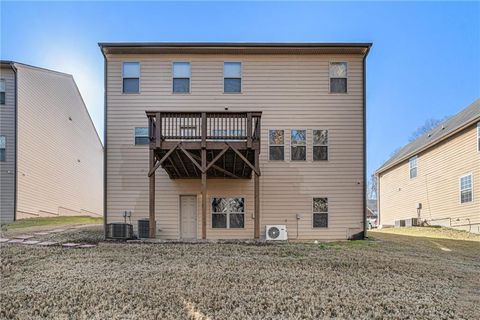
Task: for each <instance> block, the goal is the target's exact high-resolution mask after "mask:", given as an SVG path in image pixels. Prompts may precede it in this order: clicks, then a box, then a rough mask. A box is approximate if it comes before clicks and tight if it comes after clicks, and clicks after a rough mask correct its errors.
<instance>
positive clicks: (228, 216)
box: [210, 196, 247, 230]
mask: <svg viewBox="0 0 480 320" xmlns="http://www.w3.org/2000/svg"><path fill="white" fill-rule="evenodd" d="M214 198H224V199H228V198H241V199H243V212H225V214H226V215H227V225H226V227H225V228H216V227H214V226H213V215H214V214H223V212H213V210H212V201H213V199H214ZM246 211H247V197H245V196H211V197H210V227H211V228H212V229H220V230H226V229H233V230H237V229H238V230H243V229H245V227H246V224H247V220H246V218H245V217H246V216H247V215H246V213H247V212H246ZM230 214H243V228H230Z"/></svg>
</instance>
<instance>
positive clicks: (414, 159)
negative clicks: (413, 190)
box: [408, 156, 417, 179]
mask: <svg viewBox="0 0 480 320" xmlns="http://www.w3.org/2000/svg"><path fill="white" fill-rule="evenodd" d="M408 162H409V165H410V179H413V178H415V177H416V176H417V156H415V157H411V158H410V160H409V161H408Z"/></svg>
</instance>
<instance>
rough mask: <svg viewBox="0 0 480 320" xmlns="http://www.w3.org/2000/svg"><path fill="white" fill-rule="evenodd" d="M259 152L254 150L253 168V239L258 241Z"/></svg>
mask: <svg viewBox="0 0 480 320" xmlns="http://www.w3.org/2000/svg"><path fill="white" fill-rule="evenodd" d="M258 152H259V150H255V168H256V169H257V170H256V171H254V177H253V179H254V182H253V183H254V206H255V208H254V210H255V220H254V231H253V237H254V239H260V175H259V174H258V173H259V172H260V163H259V154H258Z"/></svg>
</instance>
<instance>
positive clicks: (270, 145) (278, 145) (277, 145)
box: [268, 129, 287, 162]
mask: <svg viewBox="0 0 480 320" xmlns="http://www.w3.org/2000/svg"><path fill="white" fill-rule="evenodd" d="M270 131H283V144H271V143H270ZM285 131H287V130H285V129H268V161H274V162H279V161H285ZM270 147H283V159H282V160H275V159H270Z"/></svg>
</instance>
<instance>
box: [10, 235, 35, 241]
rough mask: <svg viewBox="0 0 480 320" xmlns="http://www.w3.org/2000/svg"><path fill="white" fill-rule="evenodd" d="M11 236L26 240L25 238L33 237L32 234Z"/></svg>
mask: <svg viewBox="0 0 480 320" xmlns="http://www.w3.org/2000/svg"><path fill="white" fill-rule="evenodd" d="M13 238H14V239H21V240H27V239H30V238H33V236H31V235H29V234H21V235H18V236H13Z"/></svg>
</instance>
